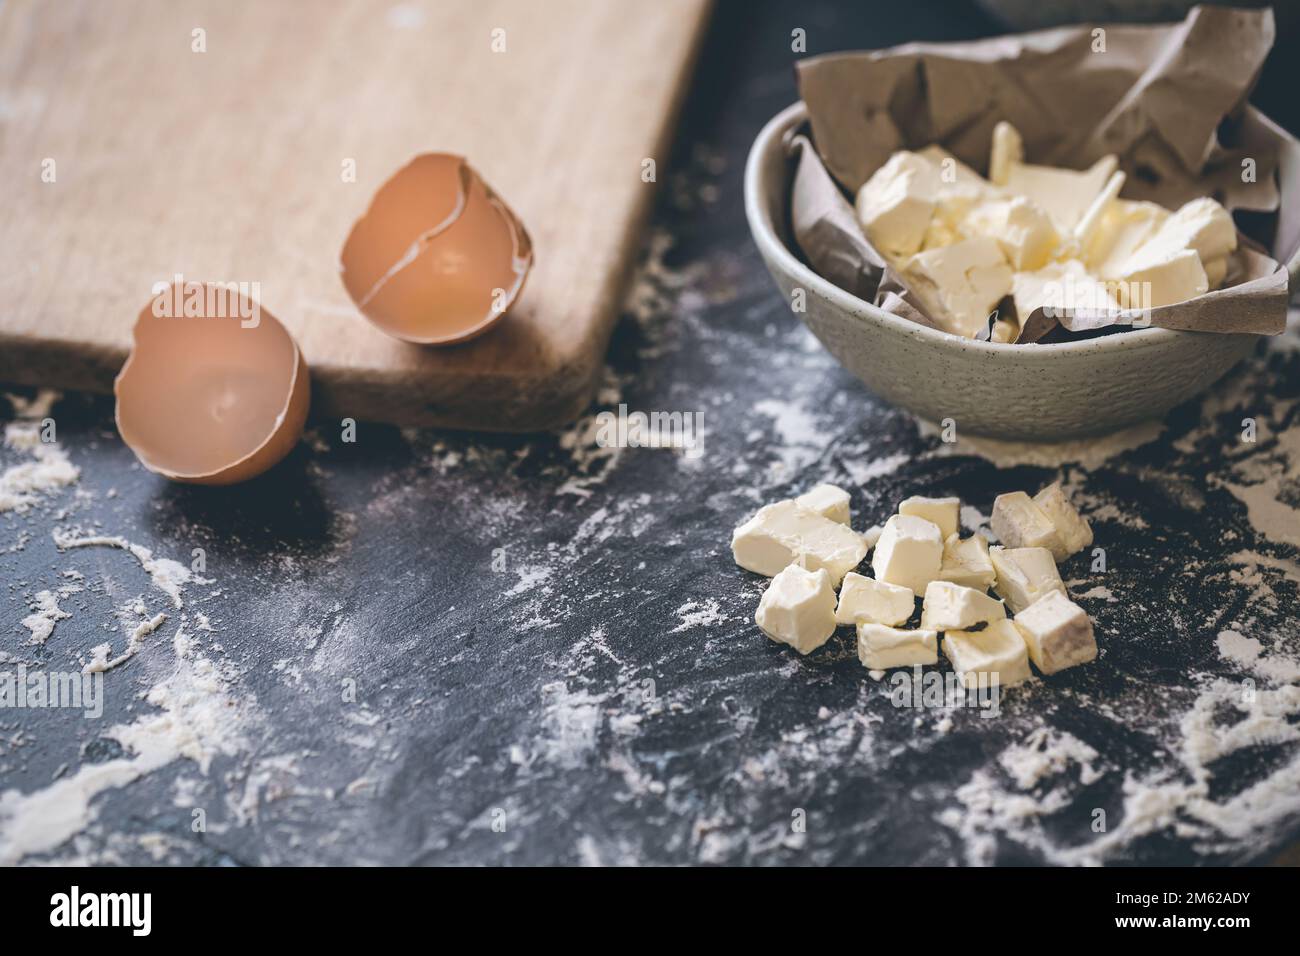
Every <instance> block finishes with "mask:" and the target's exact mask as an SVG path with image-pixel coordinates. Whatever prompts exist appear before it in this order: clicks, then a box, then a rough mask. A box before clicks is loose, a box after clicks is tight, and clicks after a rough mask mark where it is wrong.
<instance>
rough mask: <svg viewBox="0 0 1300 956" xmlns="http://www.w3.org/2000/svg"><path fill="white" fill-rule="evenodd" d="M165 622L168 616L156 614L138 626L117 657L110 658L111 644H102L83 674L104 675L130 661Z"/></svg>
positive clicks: (93, 654)
mask: <svg viewBox="0 0 1300 956" xmlns="http://www.w3.org/2000/svg"><path fill="white" fill-rule="evenodd" d="M165 620H167V615H166V614H155V615H154V616H153V617H152V618H149V619H148V620H145V621H141V622H140V623H139V624H137V625H136V626H135V628H134V629H133V630H132V631H131V633H130V634H128V635H127V636H126V648H125V649H124V650H123V651H122V653H121V654H119V655H118V656H117V657H109V656H108V655H109V654H111V653H112V651H113V647H112V645H111V644H100V645H99V646H98V647H95V648H94V649H93V650H91V652H90V653H91V660H90V663H89V664H87V665H86V666H85V667H83V668H82V669H81V672H82V673H83V674H95V673H103V672H104V671H111V670H112V669H113V668H114V667H116V666H117V665H118V664H123V663H125V662H127V661H129V660H130V659H131V658H133V657H135V655H136V654H137V653H138V652H139V650H140V648H141V647H143V646H144V639H145V638H146V637H148V636H149V635H150V634H152V633H153V632H154V631H156V630H158V628H160V627H162V623H163V621H165ZM178 634H179V632H178Z"/></svg>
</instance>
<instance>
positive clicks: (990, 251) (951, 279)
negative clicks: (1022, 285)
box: [902, 237, 1011, 338]
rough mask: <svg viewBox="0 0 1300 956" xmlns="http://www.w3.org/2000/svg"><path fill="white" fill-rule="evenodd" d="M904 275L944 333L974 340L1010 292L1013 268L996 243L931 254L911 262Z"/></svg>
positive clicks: (970, 242) (979, 241)
mask: <svg viewBox="0 0 1300 956" xmlns="http://www.w3.org/2000/svg"><path fill="white" fill-rule="evenodd" d="M902 271H903V275H904V277H905V278H906V279H907V281H908V284H909V285H910V287H911V288H912V291H914V292H915V293H916V294H917V295H918V296H919V297H920V298H921V300H922V302H923V303H924V304H925V306H926V308H927V309H928V310H929V312H930V314H931V316H932V317H933V318H934V319H935V320H936V321H937V322H939V323H940V324H941V325H942V327H943V328H944V330H945V331H948V332H951V333H953V334H954V335H960V336H963V337H964V338H973V337H974V336H975V334H976V333H977V332H979V331H980V330H981V329H983V328H984V326H985V323H986V322H987V321H988V317H989V314H990V313H992V312H993V311H994V309H995V308H996V307H997V304H998V303H999V302H1000V301H1001V300H1002V297H1003V296H1005V295H1006V294H1007V293H1008V292H1010V291H1011V267H1010V266H1009V265H1007V260H1006V257H1005V256H1004V255H1003V254H1002V249H1001V247H1000V246H999V245H998V243H997V241H996V240H994V239H989V238H987V237H981V238H976V239H967V240H965V241H963V242H958V243H954V244H953V245H950V246H943V247H942V248H939V249H928V250H926V251H924V252H919V253H917V254H916V255H914V256H912V258H911V259H909V260H907V263H906V264H905V265H904V266H903V270H902Z"/></svg>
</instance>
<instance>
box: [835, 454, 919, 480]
mask: <svg viewBox="0 0 1300 956" xmlns="http://www.w3.org/2000/svg"><path fill="white" fill-rule="evenodd" d="M911 460H912V456H911V455H909V454H907V453H906V452H901V451H900V452H895V453H894V454H892V455H884V456H882V457H880V458H876V459H873V460H871V461H868V462H860V461H858V460H857V459H856V458H851V457H845V458H843V459H842V464H843V465H844V470H845V471H847V472H848V474H849V478H851V479H852V480H853V482H854V484H857V485H867V484H869V483H870V482H872V481H874V480H875V479H877V478H883V477H885V476H886V475H892V474H893V473H894V472H896V471H898V469H899V468H901V467H903V465H906V464H907V463H908V462H909V461H911Z"/></svg>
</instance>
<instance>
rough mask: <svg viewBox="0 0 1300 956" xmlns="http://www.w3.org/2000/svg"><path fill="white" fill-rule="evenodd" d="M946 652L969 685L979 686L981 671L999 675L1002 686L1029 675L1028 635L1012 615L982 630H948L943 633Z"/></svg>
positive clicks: (965, 682) (1011, 684) (997, 677)
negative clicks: (1011, 617) (1025, 635)
mask: <svg viewBox="0 0 1300 956" xmlns="http://www.w3.org/2000/svg"><path fill="white" fill-rule="evenodd" d="M943 653H944V656H945V657H947V658H948V660H949V661H951V662H952V666H953V670H955V671H956V672H957V673H958V675H959V676H960V677H961V682H962V685H963V686H965V687H967V688H971V687H976V686H978V681H979V677H978V675H980V674H988V675H990V676H992V675H997V676H996V680H997V686H999V687H1011V686H1013V685H1015V684H1019V683H1020V682H1021V681H1024V680H1028V679H1029V677H1030V672H1029V651H1028V648H1027V647H1026V646H1025V639H1024V637H1022V636H1021V634H1020V630H1019V629H1018V628H1017V627H1016V623H1015V621H1013V620H1011V619H1010V618H1004V619H1002V620H1001V621H995V622H994V623H992V624H990V625H989V626H988V627H986V628H984V630H982V631H949V632H948V633H946V634H945V635H944V636H943Z"/></svg>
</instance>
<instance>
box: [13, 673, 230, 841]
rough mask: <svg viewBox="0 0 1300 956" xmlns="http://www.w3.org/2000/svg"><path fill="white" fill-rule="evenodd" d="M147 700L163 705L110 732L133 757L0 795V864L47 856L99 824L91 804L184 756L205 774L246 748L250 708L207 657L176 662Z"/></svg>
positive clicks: (95, 764)
mask: <svg viewBox="0 0 1300 956" xmlns="http://www.w3.org/2000/svg"><path fill="white" fill-rule="evenodd" d="M144 699H145V700H146V701H148V702H149V703H150V704H153V705H154V706H155V707H157V708H158V711H157V712H155V713H151V714H148V715H146V716H144V717H141V718H139V719H137V720H135V721H134V722H132V723H130V724H125V725H118V726H116V727H112V728H110V729H109V730H107V731H105V732H104V733H105V736H107V737H110V738H112V739H114V740H116V741H117V742H118V743H120V744H121V745H122V746H123V747H125V748H126V749H127V750H128V751H129V752H130V753H131V756H129V757H119V758H116V759H113V760H107V761H104V762H103V763H92V764H83V765H82V766H81V767H80V769H78V770H77V772H76V773H74V774H72V775H71V776H67V777H63V778H61V779H59V780H56V781H55V782H54V783H52V784H50V785H49V786H48V787H45V788H43V789H40V790H36V791H34V792H32V793H21V792H20V791H18V790H5V791H3V792H0V866H12V865H14V864H15V863H18V862H19V861H20V860H22V859H23V857H25V856H27V855H29V854H32V853H46V852H49V851H50V850H53V849H55V848H56V847H58V846H59V845H60V844H62V843H63V842H65V841H66V840H68V839H69V838H70V837H72V836H74V835H76V834H77V833H80V832H81V831H82V830H84V829H85V828H86V827H87V826H89V825H90V824H91V823H92V822H93V821H94V819H95V811H94V808H93V807H92V806H91V803H92V801H93V800H94V799H95V797H97V796H99V795H100V794H101V793H104V792H105V791H107V790H113V789H117V788H120V787H124V786H126V785H127V784H130V783H132V782H134V781H136V780H138V779H139V778H140V777H142V776H145V775H146V774H149V773H152V772H153V771H155V770H158V769H159V768H161V767H163V766H166V765H167V764H169V763H171V762H172V761H174V760H178V759H181V758H187V759H189V760H193V761H194V762H195V763H197V764H198V765H199V769H200V770H201V771H202V772H203V773H207V771H208V767H209V765H210V764H211V762H212V758H213V757H214V756H216V755H217V754H219V753H221V754H228V755H233V754H235V753H238V752H239V751H240V750H242V749H244V748H245V747H246V746H247V743H246V740H245V737H244V730H243V728H244V721H243V720H242V719H241V717H243V716H244V715H245V710H244V708H243V707H241V702H240V701H239V700H238V699H236V698H234V697H233V696H232V695H231V693H230V690H229V685H228V681H227V678H226V677H225V675H223V674H222V673H221V671H220V669H219V668H218V667H217V666H216V665H215V664H213V663H212V661H210V660H208V659H207V658H206V657H202V656H196V657H194V658H193V659H178V660H177V663H176V668H175V670H174V671H173V672H172V674H171V676H169V677H168V678H166V679H165V680H163V681H160V682H159V683H157V684H155V685H154V686H153V687H152V688H150V689H149V690H148V691H147V692H146V693H145V695H144Z"/></svg>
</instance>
